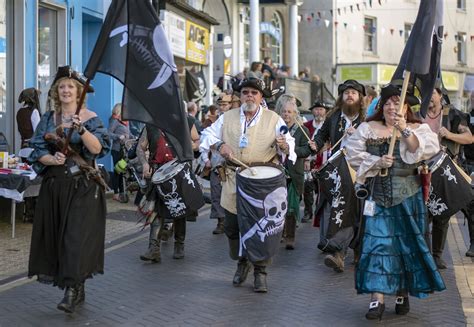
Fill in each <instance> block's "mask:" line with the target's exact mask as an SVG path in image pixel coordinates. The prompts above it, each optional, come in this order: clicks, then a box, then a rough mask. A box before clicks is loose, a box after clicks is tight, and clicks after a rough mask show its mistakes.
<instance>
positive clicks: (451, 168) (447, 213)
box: [426, 152, 473, 219]
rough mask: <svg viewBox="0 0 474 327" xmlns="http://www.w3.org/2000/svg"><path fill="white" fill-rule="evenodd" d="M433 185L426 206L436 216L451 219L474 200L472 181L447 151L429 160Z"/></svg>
mask: <svg viewBox="0 0 474 327" xmlns="http://www.w3.org/2000/svg"><path fill="white" fill-rule="evenodd" d="M428 165H429V166H430V171H431V185H430V193H429V197H428V201H427V202H426V206H427V207H428V210H429V211H430V213H431V215H432V216H433V217H436V218H445V219H449V218H450V217H451V216H452V215H454V214H455V213H456V212H458V211H459V210H461V209H464V208H467V206H468V205H469V203H470V202H471V201H472V200H473V194H472V188H471V181H470V178H469V176H467V175H466V174H465V173H464V171H463V170H462V169H461V168H459V167H458V166H457V165H456V164H455V163H454V162H453V161H452V160H451V158H450V157H449V155H448V154H447V153H445V152H440V153H439V154H438V155H436V156H435V157H433V158H432V159H430V160H429V161H428Z"/></svg>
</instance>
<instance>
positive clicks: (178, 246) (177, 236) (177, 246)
mask: <svg viewBox="0 0 474 327" xmlns="http://www.w3.org/2000/svg"><path fill="white" fill-rule="evenodd" d="M185 238H186V219H185V218H182V219H178V220H176V221H175V222H174V253H173V258H174V259H183V258H184V239H185Z"/></svg>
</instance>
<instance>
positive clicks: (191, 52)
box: [186, 21, 209, 65]
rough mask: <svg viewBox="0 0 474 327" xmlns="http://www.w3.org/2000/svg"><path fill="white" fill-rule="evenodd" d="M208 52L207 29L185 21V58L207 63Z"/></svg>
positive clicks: (202, 63) (203, 63)
mask: <svg viewBox="0 0 474 327" xmlns="http://www.w3.org/2000/svg"><path fill="white" fill-rule="evenodd" d="M208 52H209V30H208V29H207V28H205V27H203V26H200V25H198V24H195V23H192V22H190V21H186V60H189V61H192V62H195V63H198V64H201V65H207V63H208Z"/></svg>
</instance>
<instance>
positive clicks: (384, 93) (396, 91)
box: [379, 81, 421, 106]
mask: <svg viewBox="0 0 474 327" xmlns="http://www.w3.org/2000/svg"><path fill="white" fill-rule="evenodd" d="M401 93H402V85H401V83H398V82H396V81H392V82H391V83H390V84H387V85H384V86H383V87H382V89H381V91H380V100H379V103H380V106H382V105H384V104H385V102H387V100H388V99H390V98H391V97H392V96H394V95H398V96H399V95H400V94H401ZM405 101H406V102H407V103H408V104H409V105H410V106H416V105H419V104H420V103H421V101H420V99H419V98H418V97H417V96H415V94H414V88H413V86H412V85H409V86H408V88H407V93H406V96H405Z"/></svg>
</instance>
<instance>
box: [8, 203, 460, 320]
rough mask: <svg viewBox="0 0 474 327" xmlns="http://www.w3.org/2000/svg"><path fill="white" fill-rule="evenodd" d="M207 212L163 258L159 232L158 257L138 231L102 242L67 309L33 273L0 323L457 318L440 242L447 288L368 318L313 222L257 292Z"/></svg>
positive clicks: (390, 301)
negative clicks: (98, 257) (148, 254)
mask: <svg viewBox="0 0 474 327" xmlns="http://www.w3.org/2000/svg"><path fill="white" fill-rule="evenodd" d="M131 214H132V213H129V215H131ZM208 214H209V213H208V210H203V211H202V213H201V216H200V218H199V219H198V221H197V222H195V223H188V226H187V233H188V234H187V239H186V248H185V252H186V257H185V258H184V259H183V260H174V259H172V252H173V243H172V241H168V242H167V243H165V244H164V245H163V247H162V257H163V258H162V262H161V263H160V264H147V263H143V262H141V261H140V260H139V259H138V256H139V254H140V253H142V252H143V251H144V250H145V248H146V246H147V241H146V235H145V233H144V234H142V237H140V238H139V239H138V240H136V241H134V242H132V243H128V244H126V245H125V246H122V247H117V248H116V249H115V250H113V251H110V252H108V253H107V255H106V272H105V275H104V276H96V277H95V278H94V279H92V280H90V281H88V282H87V283H86V303H85V304H84V305H83V306H82V307H81V308H79V309H78V310H77V311H76V313H74V314H72V315H66V314H64V313H63V312H61V311H58V310H57V309H56V304H57V303H58V302H59V301H60V300H61V298H62V292H61V291H60V290H58V289H56V288H53V287H51V286H47V285H41V284H39V283H36V282H32V283H28V284H25V285H21V286H17V287H15V288H12V289H9V290H6V291H3V292H1V293H0V326H1V327H4V326H5V327H7V326H8V327H9V326H65V325H67V326H209V325H211V326H367V325H371V324H376V325H384V326H465V325H466V321H465V318H464V314H463V310H462V305H461V298H460V295H459V291H458V289H457V288H456V283H455V278H454V270H453V267H452V259H451V257H450V256H449V251H446V255H445V259H446V261H447V262H449V264H450V267H449V268H448V269H447V270H444V271H443V272H442V274H443V277H444V279H445V282H446V285H447V290H446V291H444V292H442V293H436V294H434V295H432V296H430V297H428V298H427V299H424V300H419V299H416V298H411V299H410V300H411V311H410V313H409V314H408V315H407V316H397V315H396V314H395V313H394V307H395V303H394V298H387V300H386V305H387V309H386V312H385V314H384V317H383V320H382V322H381V323H378V322H369V321H367V320H366V319H365V318H364V314H365V312H366V311H367V307H368V300H369V298H368V296H366V295H359V296H358V295H357V294H356V292H355V290H354V282H353V273H354V269H353V266H352V265H351V264H350V263H351V261H352V256H351V255H349V256H348V258H346V271H345V272H344V273H343V274H337V273H335V272H333V271H332V270H329V269H328V268H326V267H325V266H324V264H323V258H324V256H323V255H321V254H319V252H318V250H316V246H315V244H316V242H317V237H318V233H317V229H315V228H313V227H311V226H310V225H309V224H303V225H301V226H300V227H299V228H298V231H297V243H296V249H295V250H294V251H287V250H285V249H284V247H283V244H282V246H281V248H280V249H279V251H278V254H277V256H276V257H275V259H274V262H273V264H272V265H271V267H270V268H269V269H268V272H269V274H268V286H269V292H268V293H267V294H256V293H254V292H253V290H252V285H253V278H252V277H253V276H252V275H249V279H248V280H247V282H245V283H244V284H243V285H242V286H241V287H239V288H235V287H233V286H232V276H233V273H234V271H235V268H236V265H235V263H234V262H232V261H231V260H230V259H229V257H228V254H227V240H226V238H225V236H224V235H212V234H211V231H212V229H213V228H214V224H215V222H214V221H211V220H209V219H208ZM123 219H125V220H127V219H131V218H130V217H128V216H127V215H125V216H124V217H123ZM135 236H136V235H135Z"/></svg>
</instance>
